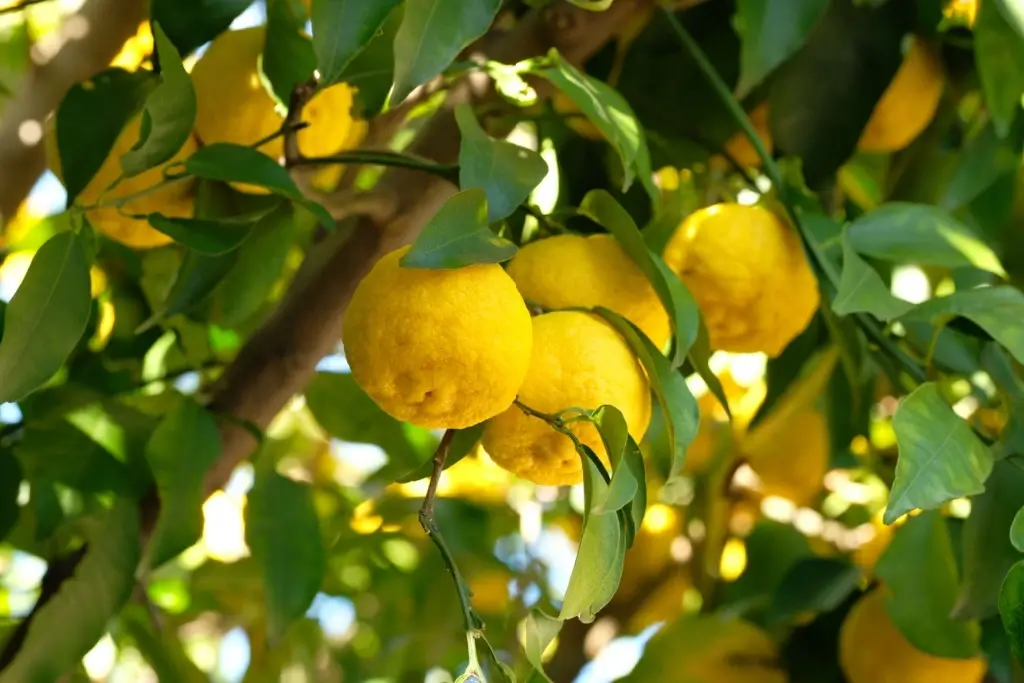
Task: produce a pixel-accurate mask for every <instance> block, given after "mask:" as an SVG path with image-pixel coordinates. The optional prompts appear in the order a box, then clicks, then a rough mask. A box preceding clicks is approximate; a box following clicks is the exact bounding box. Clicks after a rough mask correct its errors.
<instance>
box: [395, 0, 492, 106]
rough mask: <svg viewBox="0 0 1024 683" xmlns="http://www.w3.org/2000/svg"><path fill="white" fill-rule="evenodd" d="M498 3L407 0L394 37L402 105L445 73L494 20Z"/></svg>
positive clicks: (398, 97)
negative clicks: (418, 88)
mask: <svg viewBox="0 0 1024 683" xmlns="http://www.w3.org/2000/svg"><path fill="white" fill-rule="evenodd" d="M500 6H501V2H500V1H499V0H406V3H405V19H404V20H403V21H402V27H401V28H400V29H399V30H398V35H396V36H395V88H394V91H393V92H392V94H391V101H392V102H394V103H396V104H397V103H399V102H401V101H402V100H404V99H405V98H406V97H407V96H408V95H409V93H410V92H412V90H413V88H415V87H416V86H418V85H421V84H423V83H426V82H427V81H429V80H430V79H431V78H433V77H434V76H437V75H438V74H440V73H441V72H442V71H444V70H445V69H446V68H448V66H449V65H450V64H451V63H452V61H453V60H454V59H455V58H456V57H457V56H458V54H459V53H460V52H462V49H463V48H465V47H466V46H467V45H469V44H470V43H471V42H472V41H473V40H475V39H476V38H478V37H479V36H481V35H482V34H483V33H484V32H485V31H486V30H487V29H488V28H489V27H490V25H491V22H492V21H494V15H495V14H497V13H498V8H499V7H500Z"/></svg>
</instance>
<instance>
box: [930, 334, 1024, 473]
mask: <svg viewBox="0 0 1024 683" xmlns="http://www.w3.org/2000/svg"><path fill="white" fill-rule="evenodd" d="M943 332H945V333H948V332H949V331H948V330H944V331H943ZM981 367H982V369H983V370H984V371H985V372H987V373H988V374H989V377H991V378H992V380H993V381H994V382H995V383H996V386H997V387H999V388H1000V389H1002V390H1003V392H1005V394H1006V397H1007V399H1008V401H1009V404H1010V418H1009V420H1007V422H1006V426H1005V427H1004V428H1003V430H1002V433H1000V435H999V441H997V442H996V444H995V445H994V446H993V447H992V450H993V453H998V452H1000V451H1001V452H1002V455H1004V456H1005V455H1017V456H1019V455H1024V381H1022V380H1021V378H1020V377H1018V376H1017V373H1016V369H1015V368H1014V364H1013V361H1012V360H1011V359H1010V356H1009V355H1008V354H1007V353H1006V350H1005V349H1003V347H1001V346H999V345H998V344H996V343H994V342H989V343H987V344H985V346H984V348H982V351H981ZM969 371H972V372H973V371H975V368H974V367H971V368H970V369H969Z"/></svg>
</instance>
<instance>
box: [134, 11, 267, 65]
mask: <svg viewBox="0 0 1024 683" xmlns="http://www.w3.org/2000/svg"><path fill="white" fill-rule="evenodd" d="M251 4H252V2H251V0H152V1H151V9H150V13H151V15H152V17H153V21H154V22H158V23H159V24H160V26H162V27H163V29H164V31H166V32H167V37H168V38H170V40H171V42H172V43H174V46H175V47H176V48H177V49H178V52H179V53H180V54H183V55H186V54H189V53H191V52H192V51H193V50H195V49H196V48H197V47H199V46H201V45H205V44H206V43H208V42H210V41H211V40H213V39H214V38H215V37H217V36H219V35H220V34H221V33H223V32H224V31H226V30H227V29H228V27H229V26H230V25H231V22H232V21H234V20H235V18H236V17H237V16H238V15H239V14H241V13H242V12H243V11H245V9H246V8H247V7H249V5H251Z"/></svg>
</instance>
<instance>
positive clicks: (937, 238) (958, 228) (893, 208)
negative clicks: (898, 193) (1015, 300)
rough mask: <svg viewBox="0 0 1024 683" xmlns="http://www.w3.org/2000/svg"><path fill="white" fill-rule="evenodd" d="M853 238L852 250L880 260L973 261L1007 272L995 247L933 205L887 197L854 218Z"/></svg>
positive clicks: (971, 263)
mask: <svg viewBox="0 0 1024 683" xmlns="http://www.w3.org/2000/svg"><path fill="white" fill-rule="evenodd" d="M849 237H850V243H851V245H852V246H853V248H854V249H856V250H857V251H858V252H860V253H861V254H864V255H866V256H872V257H874V258H878V259H885V260H887V261H894V262H898V263H919V264H923V265H931V266H945V267H948V268H956V267H959V266H974V267H975V268H980V269H982V270H987V271H989V272H991V273H995V274H996V275H1005V271H1004V270H1003V266H1002V265H1001V264H1000V263H999V257H997V256H996V255H995V252H993V251H992V249H991V247H989V246H988V245H987V244H985V242H984V241H982V240H981V238H979V237H978V236H977V235H975V234H974V233H973V232H971V230H970V229H969V228H968V227H967V226H965V225H964V224H963V223H961V222H960V221H958V220H956V219H955V218H953V216H951V215H949V214H948V213H946V212H945V211H943V210H942V209H940V208H938V207H935V206H928V205H926V204H911V203H909V202H889V203H887V204H884V205H883V206H881V207H879V208H877V209H875V210H874V211H870V212H868V213H866V214H864V215H863V216H861V217H860V218H858V219H857V220H855V221H854V222H853V223H851V224H850V227H849Z"/></svg>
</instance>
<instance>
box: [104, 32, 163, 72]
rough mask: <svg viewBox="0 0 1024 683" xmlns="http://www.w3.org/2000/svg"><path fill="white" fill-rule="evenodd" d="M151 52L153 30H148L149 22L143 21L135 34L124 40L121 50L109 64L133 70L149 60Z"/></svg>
mask: <svg viewBox="0 0 1024 683" xmlns="http://www.w3.org/2000/svg"><path fill="white" fill-rule="evenodd" d="M151 54H153V32H152V31H151V30H150V26H149V22H148V21H143V22H142V23H141V24H139V29H138V31H136V32H135V35H134V36H131V37H130V38H128V40H126V41H124V44H123V45H122V46H121V51H120V52H118V53H117V55H115V56H114V58H113V59H112V60H111V61H110V66H113V67H120V68H122V69H127V70H128V71H135V70H136V69H138V68H139V67H140V66H142V65H143V64H145V63H146V62H147V61H148V60H149V56H150V55H151Z"/></svg>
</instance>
